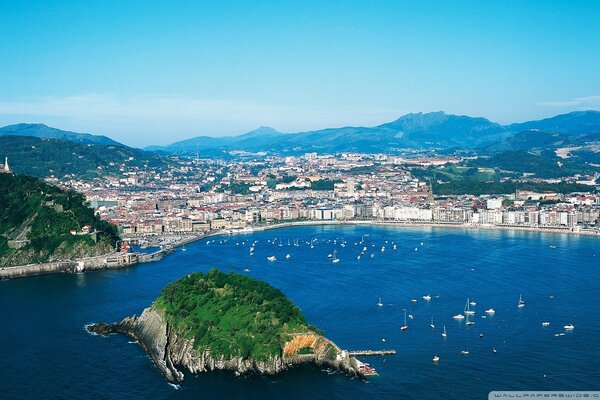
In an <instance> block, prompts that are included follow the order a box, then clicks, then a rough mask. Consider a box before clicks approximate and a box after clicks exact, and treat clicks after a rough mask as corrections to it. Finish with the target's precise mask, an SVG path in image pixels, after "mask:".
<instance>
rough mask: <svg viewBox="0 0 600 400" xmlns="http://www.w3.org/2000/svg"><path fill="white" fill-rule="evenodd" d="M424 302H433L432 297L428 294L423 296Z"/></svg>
mask: <svg viewBox="0 0 600 400" xmlns="http://www.w3.org/2000/svg"><path fill="white" fill-rule="evenodd" d="M423 300H425V301H429V300H431V295H430V294H426V295H425V296H423Z"/></svg>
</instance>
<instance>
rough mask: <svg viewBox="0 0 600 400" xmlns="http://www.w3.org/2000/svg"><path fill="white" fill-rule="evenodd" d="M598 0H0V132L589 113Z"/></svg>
mask: <svg viewBox="0 0 600 400" xmlns="http://www.w3.org/2000/svg"><path fill="white" fill-rule="evenodd" d="M598 21H600V2H599V1H588V2H584V1H539V2H536V1H532V2H525V1H469V2H460V1H445V2H442V1H399V0H398V1H376V0H372V1H332V2H324V1H315V2H312V1H281V2H276V1H264V2H261V1H252V2H250V1H248V2H240V1H214V2H191V1H190V2H184V1H181V2H176V1H163V2H159V1H149V0H146V1H139V2H137V1H115V2H110V1H77V2H75V1H67V0H62V1H49V0H47V1H26V2H24V1H23V2H20V1H3V0H0V125H7V124H12V123H17V122H43V123H46V124H48V125H52V126H55V127H58V128H62V129H69V130H76V131H83V132H89V133H95V134H106V135H109V136H111V137H113V138H115V139H117V140H120V141H122V142H124V143H126V144H130V145H134V146H144V145H149V144H166V143H170V142H173V141H175V140H179V139H183V138H188V137H191V136H196V135H212V136H220V135H231V134H238V133H243V132H247V131H249V130H252V129H254V128H256V127H258V126H261V125H268V126H272V127H274V128H276V129H278V130H280V131H284V132H294V131H301V130H311V129H319V128H324V127H334V126H343V125H376V124H379V123H383V122H388V121H391V120H394V119H396V118H397V117H399V116H400V115H403V114H406V113H409V112H419V111H423V112H428V111H438V110H443V111H446V112H448V113H455V114H466V115H473V116H484V117H487V118H489V119H491V120H493V121H497V122H501V123H508V122H517V121H523V120H528V119H534V118H540V117H546V116H551V115H555V114H559V113H563V112H568V111H572V110H580V109H600V73H599V72H598V71H600V51H598V49H600V24H599V23H598Z"/></svg>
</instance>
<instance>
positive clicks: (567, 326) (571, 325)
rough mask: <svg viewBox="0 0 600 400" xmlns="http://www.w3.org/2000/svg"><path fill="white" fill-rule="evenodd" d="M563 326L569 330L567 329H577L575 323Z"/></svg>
mask: <svg viewBox="0 0 600 400" xmlns="http://www.w3.org/2000/svg"><path fill="white" fill-rule="evenodd" d="M563 328H565V330H567V331H572V330H573V329H575V325H573V324H568V325H565V326H563Z"/></svg>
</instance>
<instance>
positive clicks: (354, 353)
mask: <svg viewBox="0 0 600 400" xmlns="http://www.w3.org/2000/svg"><path fill="white" fill-rule="evenodd" d="M348 354H349V355H351V356H363V357H369V356H387V355H395V354H396V350H348Z"/></svg>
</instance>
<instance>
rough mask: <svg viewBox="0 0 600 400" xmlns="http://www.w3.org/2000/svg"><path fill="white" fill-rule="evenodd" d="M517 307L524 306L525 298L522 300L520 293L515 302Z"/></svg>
mask: <svg viewBox="0 0 600 400" xmlns="http://www.w3.org/2000/svg"><path fill="white" fill-rule="evenodd" d="M517 307H519V308H523V307H525V300H523V295H522V294H520V295H519V302H518V303H517Z"/></svg>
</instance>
